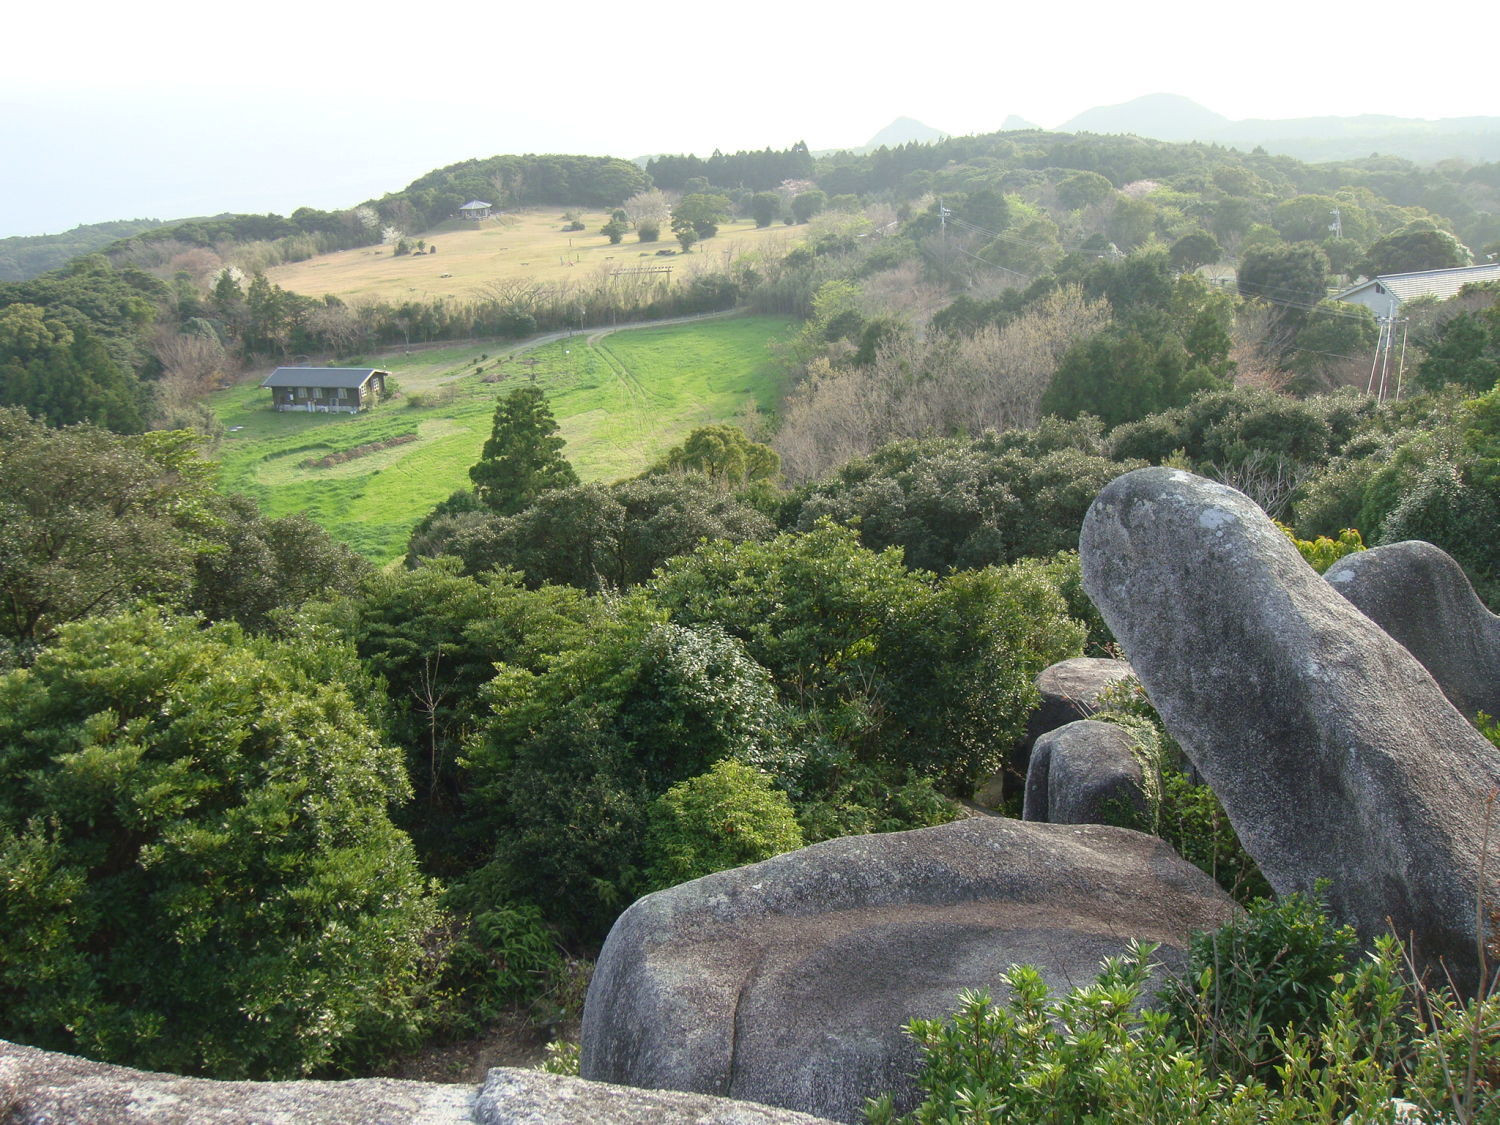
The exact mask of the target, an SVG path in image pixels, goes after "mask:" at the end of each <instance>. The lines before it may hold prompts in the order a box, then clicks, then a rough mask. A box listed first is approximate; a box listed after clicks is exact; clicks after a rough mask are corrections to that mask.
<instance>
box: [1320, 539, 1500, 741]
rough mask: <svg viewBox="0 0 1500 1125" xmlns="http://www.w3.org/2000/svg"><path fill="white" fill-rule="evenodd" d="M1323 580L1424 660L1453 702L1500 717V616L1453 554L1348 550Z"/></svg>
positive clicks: (1413, 544)
mask: <svg viewBox="0 0 1500 1125" xmlns="http://www.w3.org/2000/svg"><path fill="white" fill-rule="evenodd" d="M1323 577H1324V578H1326V579H1327V580H1328V584H1329V585H1331V586H1332V587H1333V588H1334V589H1335V590H1337V591H1338V592H1339V593H1341V594H1343V595H1344V597H1346V598H1348V599H1349V600H1350V601H1351V602H1353V603H1354V604H1355V605H1356V606H1357V607H1358V608H1359V610H1360V612H1361V613H1363V614H1364V615H1365V616H1366V617H1368V618H1369V619H1370V620H1371V621H1373V622H1375V624H1377V625H1379V626H1380V627H1381V628H1382V629H1384V630H1385V631H1386V632H1387V633H1389V634H1390V635H1391V636H1392V637H1393V638H1394V639H1395V640H1396V641H1397V642H1398V643H1399V644H1401V646H1402V647H1404V648H1405V649H1406V651H1407V652H1409V653H1411V654H1412V655H1413V656H1415V657H1416V658H1417V659H1418V660H1419V661H1421V663H1422V666H1423V667H1424V668H1426V669H1427V670H1428V671H1429V672H1431V673H1432V678H1433V679H1434V680H1436V681H1437V683H1438V687H1440V688H1442V689H1443V694H1444V695H1446V696H1447V697H1448V699H1449V701H1450V702H1452V704H1453V706H1455V707H1457V708H1458V709H1459V710H1460V711H1462V712H1463V713H1464V714H1465V715H1468V716H1469V717H1470V718H1472V717H1473V716H1474V715H1475V714H1476V713H1477V712H1480V711H1483V712H1485V713H1486V714H1488V715H1492V716H1500V617H1496V616H1495V615H1494V614H1493V613H1491V612H1490V611H1489V610H1488V609H1486V608H1485V605H1484V603H1483V602H1481V601H1480V600H1479V596H1478V595H1477V594H1475V593H1474V587H1473V586H1471V585H1470V584H1469V579H1468V576H1467V575H1466V574H1464V572H1463V568H1462V567H1460V566H1459V565H1458V563H1456V562H1454V561H1453V558H1452V556H1451V555H1449V554H1448V553H1447V552H1445V551H1443V550H1442V549H1440V548H1438V547H1434V546H1433V545H1432V544H1431V543H1423V542H1421V541H1420V540H1410V541H1408V542H1405V543H1391V544H1389V545H1388V546H1385V547H1375V548H1373V549H1371V550H1368V551H1356V552H1354V554H1352V555H1345V556H1344V557H1343V558H1342V559H1340V560H1339V561H1338V562H1336V563H1334V564H1333V566H1331V567H1329V568H1328V573H1327V574H1325V575H1324V576H1323Z"/></svg>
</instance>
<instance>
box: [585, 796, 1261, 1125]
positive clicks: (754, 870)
mask: <svg viewBox="0 0 1500 1125" xmlns="http://www.w3.org/2000/svg"><path fill="white" fill-rule="evenodd" d="M1237 911H1238V907H1236V906H1235V905H1234V903H1233V902H1232V901H1231V900H1230V899H1229V898H1228V897H1227V896H1226V895H1225V894H1224V893H1223V892H1222V891H1221V890H1219V888H1218V887H1217V886H1216V885H1215V884H1214V883H1213V882H1212V881H1211V880H1210V879H1209V878H1208V877H1207V876H1206V875H1204V874H1203V873H1202V872H1201V871H1199V870H1198V869H1197V868H1195V867H1193V866H1192V865H1190V864H1188V863H1186V862H1185V861H1183V860H1182V859H1180V858H1179V857H1178V856H1177V854H1176V853H1175V852H1173V851H1172V850H1171V849H1170V848H1169V847H1167V846H1166V845H1165V844H1164V843H1162V842H1161V841H1160V840H1157V839H1155V838H1154V837H1151V836H1146V835H1143V834H1141V833H1138V832H1129V831H1126V830H1125V829H1120V828H1106V827H1100V826H1077V825H1050V824H1024V823H1022V822H1020V821H1015V820H1007V819H1003V818H995V817H980V818H973V819H969V820H962V821H957V822H955V823H953V824H946V825H942V826H941V827H937V828H928V829H921V830H917V831H912V832H896V833H889V834H886V835H878V836H852V837H845V838H843V839H839V840H829V841H827V842H825V843H821V844H815V845H813V846H811V847H808V848H803V849H801V850H799V851H796V852H789V853H787V854H786V855H781V856H777V857H776V858H774V859H769V860H765V861H764V862H762V863H757V864H752V865H750V866H748V867H741V868H737V869H734V870H731V871H721V872H718V873H717V874H714V875H709V876H706V877H704V878H702V879H696V880H694V881H692V882H690V883H684V884H682V885H681V886H677V887H672V888H670V889H668V890H664V891H658V892H657V893H656V894H652V895H648V896H647V897H645V898H643V899H641V900H639V901H638V902H636V903H635V904H634V905H633V906H631V907H630V909H629V910H627V911H626V912H625V913H624V914H623V915H621V916H620V918H619V919H618V921H616V923H615V926H614V929H613V930H612V931H611V932H610V935H609V940H608V941H607V942H606V943H605V946H604V951H603V953H602V954H601V955H600V958H599V963H598V966H597V968H596V970H595V973H594V979H593V983H592V984H591V985H590V987H589V994H588V1002H587V1005H586V1006H585V1009H584V1017H583V1066H582V1073H583V1076H584V1077H585V1078H591V1079H596V1080H599V1081H606V1082H620V1083H624V1084H626V1085H631V1086H645V1087H651V1088H665V1089H676V1090H691V1091H698V1092H701V1093H711V1094H720V1095H724V1096H728V1097H732V1098H743V1099H746V1100H749V1101H755V1102H762V1103H766V1104H770V1105H780V1106H785V1107H787V1108H790V1109H797V1110H802V1111H804V1112H808V1113H816V1114H820V1115H822V1116H825V1117H831V1118H834V1119H835V1120H839V1121H854V1120H857V1119H859V1117H860V1113H861V1109H862V1107H863V1105H864V1101H865V1099H866V1098H867V1097H870V1096H872V1095H876V1094H879V1093H882V1092H884V1091H887V1090H890V1091H894V1092H896V1093H897V1095H898V1105H900V1106H909V1105H910V1104H911V1103H912V1100H913V1093H914V1087H913V1084H912V1080H911V1075H912V1074H913V1072H914V1071H915V1070H916V1069H917V1067H918V1052H917V1050H916V1048H915V1045H914V1044H913V1043H912V1041H911V1040H910V1039H909V1038H908V1037H907V1036H906V1035H905V1034H903V1032H902V1031H901V1027H902V1025H903V1024H904V1023H906V1022H907V1021H908V1020H910V1019H912V1018H913V1017H915V1016H924V1017H935V1016H941V1015H944V1014H946V1013H947V1012H950V1011H951V1010H952V1009H953V1008H954V1007H955V1005H956V1000H957V997H958V994H959V993H960V992H961V991H962V990H964V989H974V988H990V989H993V988H995V987H996V977H997V975H998V974H1000V973H1001V972H1004V971H1005V970H1006V969H1008V968H1009V967H1010V966H1011V965H1013V964H1016V963H1032V964H1036V965H1037V966H1038V967H1039V968H1040V969H1041V970H1042V972H1043V974H1044V975H1045V976H1046V977H1047V979H1048V981H1049V982H1050V983H1051V984H1052V985H1053V986H1054V987H1055V988H1057V989H1065V988H1068V987H1070V986H1073V985H1079V984H1083V983H1085V982H1087V981H1089V980H1092V979H1093V978H1094V976H1095V975H1096V973H1097V971H1098V967H1099V962H1100V961H1101V960H1102V959H1103V958H1105V957H1107V956H1110V955H1113V954H1117V953H1120V952H1121V951H1122V950H1124V948H1125V945H1126V942H1127V941H1128V940H1129V939H1131V938H1139V939H1142V940H1146V941H1153V942H1161V943H1163V949H1162V951H1161V953H1160V955H1159V956H1160V957H1161V958H1162V960H1163V961H1165V962H1167V963H1170V964H1173V965H1176V964H1178V963H1180V961H1181V958H1182V951H1183V950H1184V949H1185V948H1186V943H1187V940H1188V936H1189V935H1190V934H1191V933H1193V932H1194V931H1198V930H1204V929H1210V928H1213V927H1215V926H1218V925H1220V924H1221V923H1222V922H1224V921H1225V920H1226V919H1228V918H1230V917H1232V916H1233V915H1234V914H1235V913H1236V912H1237Z"/></svg>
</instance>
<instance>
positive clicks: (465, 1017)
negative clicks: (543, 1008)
mask: <svg viewBox="0 0 1500 1125" xmlns="http://www.w3.org/2000/svg"><path fill="white" fill-rule="evenodd" d="M566 969H567V961H566V958H565V957H564V955H563V952H562V950H561V948H559V946H558V944H557V939H556V937H555V936H554V934H553V933H552V931H551V930H550V929H549V928H548V927H547V925H546V923H545V922H544V921H543V920H542V915H541V911H539V910H538V909H537V908H536V907H535V906H532V905H530V904H525V903H523V904H518V905H511V906H497V907H495V908H493V909H490V910H485V911H483V912H481V913H479V914H477V915H475V916H474V917H473V918H470V919H468V920H467V921H466V922H464V923H463V924H462V929H461V932H460V934H459V936H458V938H457V940H455V941H454V943H453V945H452V946H451V947H450V948H449V950H448V956H447V959H446V964H445V965H444V971H443V978H442V981H441V982H440V988H441V989H442V990H443V991H448V992H451V993H452V994H454V995H455V996H456V998H457V999H458V1003H457V1004H456V1005H455V1006H454V1009H453V1012H452V1013H451V1015H450V1017H449V1019H450V1022H451V1030H455V1031H459V1032H466V1033H469V1034H473V1033H476V1032H478V1031H480V1030H482V1029H483V1028H484V1027H485V1026H487V1025H489V1024H492V1023H494V1022H495V1021H496V1020H497V1019H499V1018H500V1017H501V1016H502V1015H503V1014H504V1013H505V1012H506V1011H508V1010H511V1009H514V1008H515V1007H517V1006H520V1005H528V1004H531V1003H533V1002H534V1001H536V1000H537V999H539V998H540V997H541V996H542V994H543V993H545V992H547V991H548V990H549V989H552V988H554V987H555V986H556V982H557V981H558V980H559V979H560V978H561V977H562V976H563V974H564V973H565V972H566Z"/></svg>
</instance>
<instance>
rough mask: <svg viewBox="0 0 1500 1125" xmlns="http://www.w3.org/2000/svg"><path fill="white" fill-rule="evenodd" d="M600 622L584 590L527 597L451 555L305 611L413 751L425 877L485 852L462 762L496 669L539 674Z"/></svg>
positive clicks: (412, 814)
mask: <svg viewBox="0 0 1500 1125" xmlns="http://www.w3.org/2000/svg"><path fill="white" fill-rule="evenodd" d="M595 616H597V612H596V608H595V607H594V606H593V605H591V604H590V603H588V602H587V601H585V599H584V598H583V597H582V596H581V595H580V594H579V593H578V592H577V591H574V590H565V589H557V588H544V589H542V590H538V591H535V592H533V591H529V590H525V589H522V588H521V587H520V584H519V583H518V582H517V581H516V579H515V576H514V575H512V574H509V573H504V572H501V573H489V574H485V575H482V576H480V577H477V578H475V577H468V576H465V575H461V574H459V573H458V568H457V565H456V563H455V562H454V560H452V559H437V560H434V561H433V562H431V563H429V564H428V565H426V566H422V567H420V568H418V569H416V570H414V571H396V572H389V571H383V572H379V573H375V574H372V575H370V576H369V577H368V578H367V579H366V580H365V582H364V583H363V584H362V585H361V586H360V587H359V588H358V589H357V590H355V591H351V592H350V594H349V595H347V596H345V597H343V598H338V599H335V600H333V601H332V602H331V603H329V604H325V605H321V606H312V607H309V609H308V611H307V612H306V613H304V614H303V615H302V620H303V621H304V622H307V623H315V622H322V623H326V624H327V625H330V626H332V627H333V628H334V629H336V630H337V631H338V632H339V634H340V635H342V636H343V637H344V638H345V639H346V640H348V641H349V642H350V643H352V644H353V645H354V648H355V651H356V652H357V653H358V655H359V658H360V660H361V661H362V662H363V664H364V666H365V667H366V668H367V669H368V670H369V671H370V673H372V674H373V675H374V676H376V677H378V678H379V679H380V681H381V682H382V684H383V685H384V687H385V690H386V692H387V693H388V695H389V698H390V701H391V712H392V714H391V732H392V735H393V736H394V738H395V741H396V743H397V744H398V745H400V746H402V747H403V748H404V749H405V753H406V766H407V770H408V772H409V774H410V777H411V779H412V783H413V785H414V786H415V787H416V798H417V799H416V800H415V801H414V802H413V803H412V804H411V805H410V806H408V807H407V808H405V809H404V810H402V812H401V813H400V814H399V816H398V819H399V820H400V822H401V823H402V824H403V825H404V826H405V827H407V828H408V830H409V831H410V832H411V833H412V836H413V838H414V839H415V841H416V844H417V847H418V850H419V852H420V854H421V856H422V859H423V862H424V864H425V865H426V866H427V868H428V869H429V870H431V871H434V872H437V873H441V874H450V873H452V872H454V871H458V870H462V869H464V868H465V867H466V866H468V865H470V864H472V863H473V862H474V861H475V858H476V857H475V854H474V853H475V852H476V851H482V848H481V845H480V843H479V842H477V841H475V840H473V839H471V838H469V836H468V835H467V834H466V833H465V831H464V823H465V822H464V820H463V818H462V816H461V815H460V806H461V800H462V798H463V795H464V793H465V792H466V784H465V778H464V776H463V774H462V773H461V771H460V770H459V767H458V758H459V754H460V751H461V748H462V746H463V743H464V741H465V740H466V739H467V738H468V737H469V736H470V735H472V734H473V733H474V732H475V731H476V730H478V728H479V727H480V725H481V724H482V721H483V719H484V716H485V713H486V708H485V705H484V700H483V694H482V689H483V687H484V685H485V684H487V683H488V682H489V681H490V680H491V679H493V678H494V675H495V665H496V663H499V662H504V663H506V664H508V665H511V666H513V667H516V668H524V669H528V670H531V671H540V670H541V669H542V668H543V666H544V665H545V663H546V661H547V659H548V658H549V657H550V656H552V655H554V654H555V653H557V652H560V651H562V650H564V649H566V648H568V647H570V646H571V645H573V644H576V643H580V641H581V639H582V638H583V636H584V635H585V634H586V630H587V628H588V624H589V622H590V621H591V620H592V619H593V618H594V617H595Z"/></svg>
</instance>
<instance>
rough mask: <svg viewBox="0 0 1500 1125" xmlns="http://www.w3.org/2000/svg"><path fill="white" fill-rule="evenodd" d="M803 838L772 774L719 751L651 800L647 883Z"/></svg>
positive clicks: (738, 860)
mask: <svg viewBox="0 0 1500 1125" xmlns="http://www.w3.org/2000/svg"><path fill="white" fill-rule="evenodd" d="M802 844H803V839H802V829H801V828H800V827H799V826H798V824H797V817H796V814H795V812H794V811H793V809H792V803H791V801H789V800H788V799H787V797H786V794H785V793H784V792H782V791H780V790H778V789H776V788H775V787H774V786H773V783H772V779H771V777H770V775H768V774H766V773H764V772H762V771H760V770H757V769H755V768H754V767H753V766H748V765H746V764H745V763H743V762H739V761H736V760H734V759H733V758H725V759H723V760H722V761H719V762H717V763H715V764H714V766H713V767H712V768H711V769H710V770H709V771H708V772H707V773H705V774H700V775H699V776H697V777H692V778H688V779H687V780H686V781H680V782H678V783H677V784H676V785H674V786H672V787H671V788H670V789H668V790H667V791H666V792H665V793H663V794H662V795H661V796H660V797H658V798H657V799H656V802H655V804H654V805H653V806H652V809H651V818H650V822H649V824H648V826H647V829H646V849H645V858H646V863H647V870H646V884H647V886H649V887H651V888H652V889H656V888H659V887H670V886H674V885H675V884H677V883H685V882H687V881H688V880H689V879H696V878H698V877H699V876H702V875H709V874H712V873H713V872H715V871H723V870H724V869H726V868H729V867H742V866H744V865H745V864H747V863H755V862H757V861H759V860H762V859H769V858H771V857H772V856H774V855H780V854H781V853H782V852H789V851H794V850H795V849H797V848H800V847H801V846H802Z"/></svg>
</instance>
